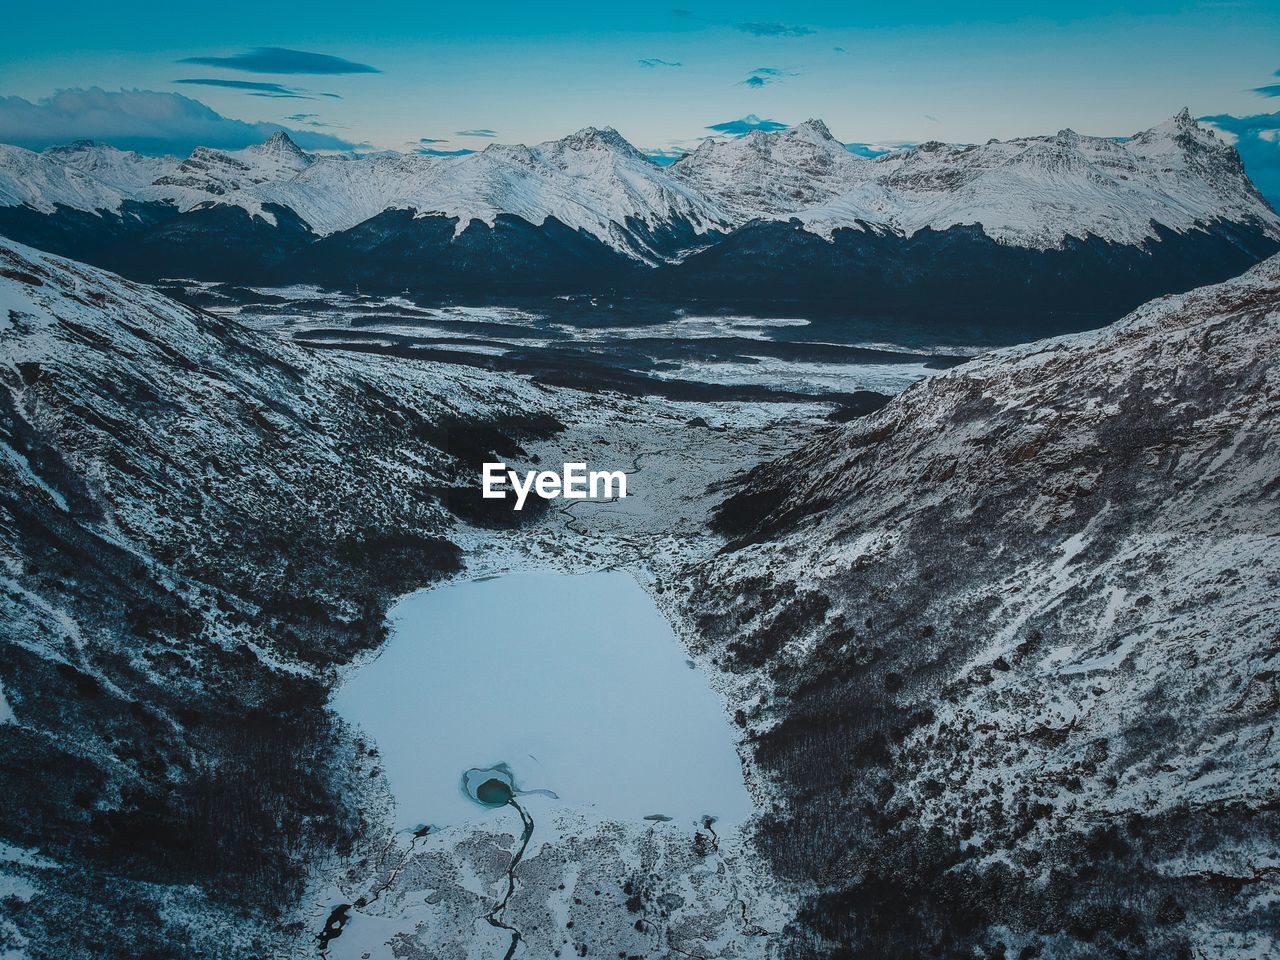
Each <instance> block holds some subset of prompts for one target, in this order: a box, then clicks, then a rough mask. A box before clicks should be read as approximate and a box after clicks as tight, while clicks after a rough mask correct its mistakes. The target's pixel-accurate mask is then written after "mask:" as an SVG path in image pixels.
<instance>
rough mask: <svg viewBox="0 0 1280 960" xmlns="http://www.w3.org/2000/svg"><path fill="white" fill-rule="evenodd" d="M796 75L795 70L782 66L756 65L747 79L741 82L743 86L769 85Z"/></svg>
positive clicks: (740, 84)
mask: <svg viewBox="0 0 1280 960" xmlns="http://www.w3.org/2000/svg"><path fill="white" fill-rule="evenodd" d="M794 76H796V72H795V71H794V70H783V69H782V68H781V67H756V68H755V69H754V70H752V71H751V74H750V75H749V76H748V77H747V79H745V80H742V81H740V82H739V84H738V85H739V86H743V87H756V88H759V87H767V86H768V85H769V84H771V83H781V82H782V81H783V80H784V79H786V78H787V77H794Z"/></svg>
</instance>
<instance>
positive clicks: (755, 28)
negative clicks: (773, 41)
mask: <svg viewBox="0 0 1280 960" xmlns="http://www.w3.org/2000/svg"><path fill="white" fill-rule="evenodd" d="M733 29H735V30H741V31H742V32H743V33H749V34H751V35H752V36H755V37H811V36H813V35H814V34H815V33H817V31H816V30H814V29H813V28H812V27H801V26H796V25H795V24H790V23H754V22H748V23H735V24H734V25H733Z"/></svg>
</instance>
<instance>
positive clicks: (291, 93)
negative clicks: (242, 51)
mask: <svg viewBox="0 0 1280 960" xmlns="http://www.w3.org/2000/svg"><path fill="white" fill-rule="evenodd" d="M171 82H172V83H185V84H188V85H190V86H196V87H224V88H226V89H228V90H242V91H244V92H245V93H247V94H249V96H251V97H271V98H273V99H279V100H315V99H316V98H317V97H333V98H334V99H336V100H341V99H342V98H341V97H339V96H338V95H337V94H336V93H317V94H313V93H311V92H310V91H309V90H303V89H301V88H300V87H286V86H283V85H281V84H279V83H261V82H258V81H256V80H214V79H212V78H209V77H198V78H193V79H188V80H173V81H171Z"/></svg>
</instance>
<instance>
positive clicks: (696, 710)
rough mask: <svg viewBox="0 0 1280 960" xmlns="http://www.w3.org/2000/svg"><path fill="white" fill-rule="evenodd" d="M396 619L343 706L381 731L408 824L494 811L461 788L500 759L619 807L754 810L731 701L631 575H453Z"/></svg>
mask: <svg viewBox="0 0 1280 960" xmlns="http://www.w3.org/2000/svg"><path fill="white" fill-rule="evenodd" d="M391 620H392V623H391V626H392V635H391V637H390V639H389V640H388V642H387V644H386V646H385V647H384V649H383V651H382V653H381V655H380V656H379V657H378V658H377V659H376V660H375V661H373V662H372V663H370V664H368V665H367V666H364V667H363V668H361V669H359V670H357V671H355V672H354V673H353V674H352V675H351V676H350V677H349V678H348V679H347V680H346V682H345V683H344V684H343V685H342V686H341V687H340V688H339V689H338V691H337V693H336V694H335V695H334V699H333V706H334V708H335V709H336V710H337V711H338V713H339V714H340V715H341V716H342V717H343V718H345V719H346V720H348V721H349V722H351V723H354V724H356V725H358V726H359V727H360V728H361V729H363V730H364V732H365V733H366V734H367V735H368V736H369V737H371V738H372V739H373V740H374V741H376V746H377V749H378V751H379V753H380V755H381V757H382V760H383V766H384V768H385V770H386V775H387V778H388V781H389V783H390V786H391V789H392V792H393V793H394V795H395V801H396V820H397V826H398V827H399V828H402V829H413V828H417V827H419V826H421V825H426V824H430V825H433V826H438V827H439V826H446V825H449V824H457V823H461V822H464V821H467V820H473V819H480V818H484V817H486V816H490V815H492V810H491V809H489V808H486V806H485V805H483V804H481V803H478V802H476V800H475V799H474V798H473V797H472V796H470V795H469V794H468V793H467V792H466V790H465V789H464V778H465V777H466V776H467V773H468V771H475V770H487V769H495V770H502V771H504V773H506V772H509V774H510V775H511V777H512V778H513V779H514V786H515V790H516V795H517V798H518V797H519V795H520V793H521V792H535V791H536V792H539V793H543V792H550V793H553V794H554V795H555V797H556V798H557V799H556V801H555V802H557V803H564V804H572V805H579V806H587V807H590V808H592V809H593V810H594V811H595V812H596V813H598V814H599V815H600V816H603V817H607V818H610V819H619V820H642V819H644V818H646V817H649V818H655V817H660V818H663V819H665V818H671V819H672V820H676V821H680V822H686V823H689V824H690V825H692V824H694V823H696V822H700V821H701V819H702V818H703V817H705V816H713V817H715V818H717V823H718V824H720V825H723V826H733V825H737V824H740V823H742V822H743V821H744V820H745V819H746V818H747V817H748V816H749V815H750V814H751V812H752V807H751V802H750V799H749V798H748V796H747V793H746V788H745V787H744V785H743V781H742V768H741V765H740V762H739V760H738V755H737V752H736V750H735V749H734V738H733V734H732V729H731V727H730V725H729V723H728V722H727V720H726V718H725V716H724V713H723V711H722V709H721V705H720V702H719V700H718V699H717V697H716V696H715V694H714V693H713V692H712V691H711V689H710V688H709V687H708V686H707V684H706V680H705V678H704V677H703V675H702V673H701V672H700V671H699V670H697V669H696V668H694V667H693V665H692V663H691V662H690V661H688V660H686V658H685V653H684V649H683V648H682V647H681V646H680V644H679V642H678V641H677V640H676V638H675V637H674V635H673V634H672V632H671V627H670V625H669V624H668V623H667V621H666V620H665V619H664V618H663V617H662V615H661V614H660V613H659V612H658V610H657V608H656V607H655V606H654V605H653V602H652V601H651V600H650V598H649V597H648V595H647V594H645V593H644V591H643V590H641V589H640V587H639V586H638V585H637V584H636V582H635V581H634V580H633V579H632V578H631V576H630V575H629V574H626V573H621V572H616V571H610V572H603V573H592V574H587V575H583V576H569V575H564V574H556V573H517V574H510V575H506V576H502V577H498V578H495V579H490V580H476V581H469V582H462V583H456V584H450V585H447V586H444V587H441V588H439V589H435V590H426V591H420V592H418V593H414V594H410V595H409V596H407V597H405V598H403V599H402V600H401V601H400V602H399V603H398V604H396V606H395V607H394V608H393V610H392V612H391ZM472 779H475V777H474V774H473V777H472ZM481 779H483V778H481ZM477 782H479V781H477ZM543 795H544V796H545V793H543Z"/></svg>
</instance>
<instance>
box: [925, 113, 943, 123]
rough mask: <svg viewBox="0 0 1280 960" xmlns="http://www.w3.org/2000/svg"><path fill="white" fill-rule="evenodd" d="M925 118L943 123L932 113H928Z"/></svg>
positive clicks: (932, 121)
mask: <svg viewBox="0 0 1280 960" xmlns="http://www.w3.org/2000/svg"><path fill="white" fill-rule="evenodd" d="M924 118H925V119H926V120H928V121H929V122H931V123H941V122H942V121H941V120H939V119H938V118H937V117H935V116H934V115H933V114H932V113H926V114H925V115H924Z"/></svg>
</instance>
